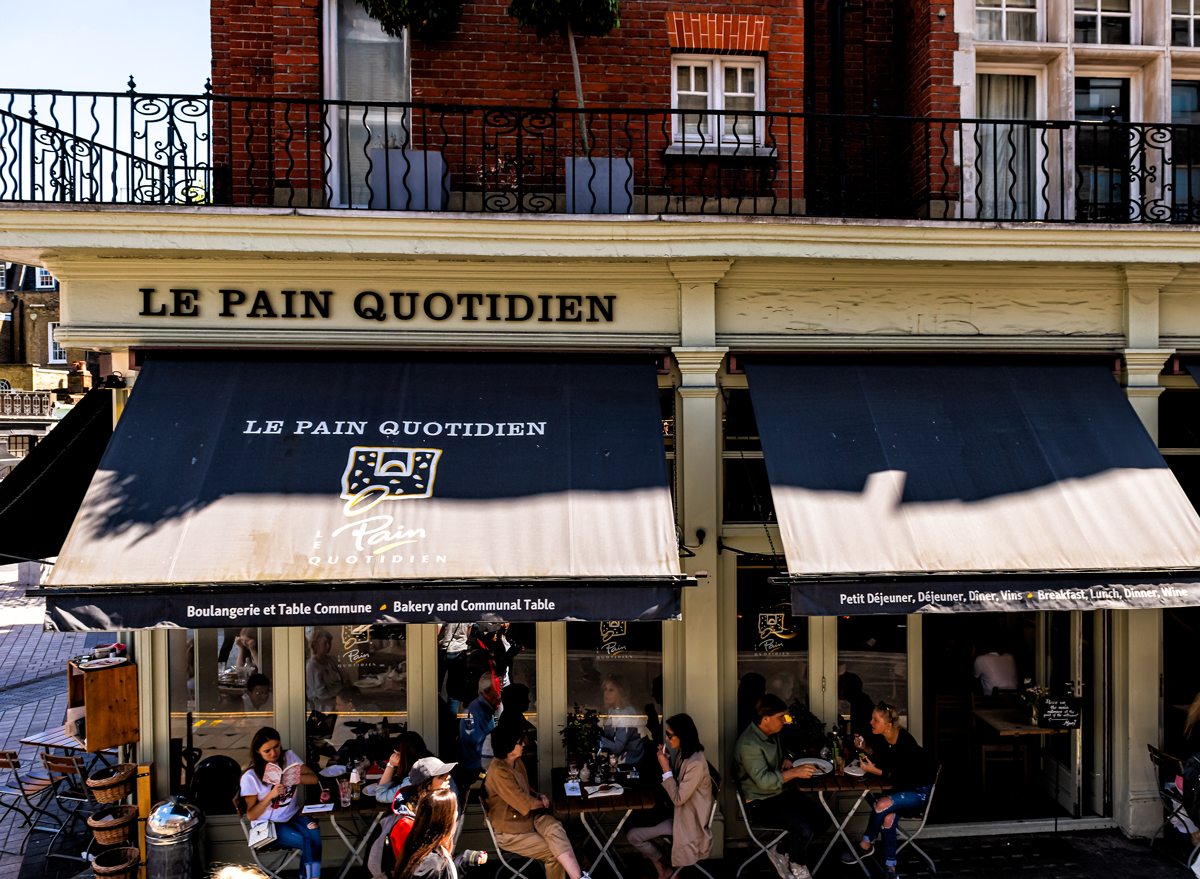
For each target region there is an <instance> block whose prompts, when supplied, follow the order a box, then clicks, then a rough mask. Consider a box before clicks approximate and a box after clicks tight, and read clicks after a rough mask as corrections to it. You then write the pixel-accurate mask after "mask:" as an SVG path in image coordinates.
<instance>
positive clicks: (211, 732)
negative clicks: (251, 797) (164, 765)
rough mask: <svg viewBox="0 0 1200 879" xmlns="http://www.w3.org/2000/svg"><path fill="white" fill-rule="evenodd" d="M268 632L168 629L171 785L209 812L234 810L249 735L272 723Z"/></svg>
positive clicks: (254, 629) (247, 756) (272, 710)
mask: <svg viewBox="0 0 1200 879" xmlns="http://www.w3.org/2000/svg"><path fill="white" fill-rule="evenodd" d="M271 635H272V630H271V629H269V628H259V627H238V626H232V627H228V628H221V629H185V630H184V629H174V630H172V631H171V632H169V633H168V634H167V649H168V662H167V675H168V678H169V679H170V687H169V690H170V697H169V705H170V714H171V750H170V753H171V768H170V779H171V781H170V784H171V793H173V794H175V793H187V794H189V795H190V796H191V798H192V802H194V803H196V804H197V805H198V806H199V807H200V808H201V809H202V810H203V811H204V812H205V814H208V815H227V814H231V813H232V812H233V796H234V794H235V793H236V792H237V787H238V779H239V778H240V777H241V774H242V767H243V766H244V765H245V764H246V762H247V760H248V759H249V755H250V742H251V740H252V739H253V738H254V734H255V733H256V732H258V730H259V729H261V728H262V727H264V726H272V727H273V726H275V696H274V684H273V682H274V679H275V675H274V671H273V669H272V661H271ZM298 744H299V743H294V742H284V745H285V747H295V746H296V745H298Z"/></svg>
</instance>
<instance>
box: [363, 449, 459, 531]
mask: <svg viewBox="0 0 1200 879" xmlns="http://www.w3.org/2000/svg"><path fill="white" fill-rule="evenodd" d="M441 456H442V450H441V449H398V448H389V447H385V446H354V447H353V448H352V449H350V456H349V458H348V459H347V461H346V471H345V473H343V474H342V500H344V501H348V503H347V504H346V514H347V515H350V516H353V515H357V514H359V513H363V512H366V511H367V510H369V509H371V507H373V506H375V505H376V504H378V503H380V502H382V501H386V500H403V499H405V498H423V497H431V496H432V495H433V481H434V479H435V478H436V477H437V464H438V459H439V458H441Z"/></svg>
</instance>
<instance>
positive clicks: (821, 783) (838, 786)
mask: <svg viewBox="0 0 1200 879" xmlns="http://www.w3.org/2000/svg"><path fill="white" fill-rule="evenodd" d="M788 783H789V784H794V785H795V786H796V787H797V789H799V790H802V791H808V792H809V793H815V794H816V795H817V799H819V800H820V801H821V805H822V806H823V807H824V808H825V812H826V813H827V814H828V815H829V818H830V820H831V821H833V826H834V827H835V828H837V829H836V831H835V832H834V834H833V839H831V840H830V841H829V845H827V846H826V847H825V851H824V852H822V854H821V860H819V861H817V865H816V866H815V867H813V868H812V872H814V873H816V872H817V870H819V869H821V864H823V863H824V862H825V858H827V857H828V856H829V852H830V851H832V850H833V847H834V846H835V845H837V841H838V837H841V838H842V840H843V841H845V843H846V847H847V848H849V849H850V851H851V852H853V853H854V859H855V860H856V861H858V866H859V868H860V869H861V870H862V871H863V872H864V873H866V874H867V875H868V876H870V875H871V873H870V871H869V870H868V869H867V865H866V864H864V863H863V862H862V858H861V857H860V855H859V852H860V849H859V847H858V846H857V845H855V844H854V843H852V842H851V841H850V837H848V836H847V835H846V825H847V824H849V823H850V819H851V818H853V817H854V813H855V812H857V811H858V807H859V806H861V805H862V801H863V800H865V799H866V798H867V794H868V793H870V792H871V791H875V792H876V793H879V792H881V791H885V790H891V787H892V786H891V785H890V784H884V783H883V782H881V781H880V780H879V776H877V775H864V776H863V777H862V778H856V777H854V776H853V775H834V774H833V773H832V772H830V773H827V774H825V775H816V776H813V777H812V778H794V779H792V780H791V781H790V782H788ZM844 791H849V792H854V791H860V792H861V793H859V797H858V799H857V800H855V801H854V805H853V806H851V807H850V811H849V812H847V813H846V820H844V821H843V822H842V823H841V824H838V820H837V815H835V814H834V813H833V809H831V808H829V803H828V802H826V800H825V794H826V793H840V792H844Z"/></svg>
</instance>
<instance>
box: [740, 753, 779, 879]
mask: <svg viewBox="0 0 1200 879" xmlns="http://www.w3.org/2000/svg"><path fill="white" fill-rule="evenodd" d="M733 783H734V786H735V787H736V789H737V801H738V811H739V812H741V814H742V823H743V824H745V825H746V833H748V834H749V835H750V841H751V842H753V843H754V845H756V846H757V847H758V851H756V852H755V853H754V854H752V855H751V856H750V857H748V858H746V860H744V861H742V865H741V866H740V867H738V871H737V874H736V875H738V876H741V875H742V871H743V870H745V869H746V867H747V866H748V865H749V864H750V862H751V861H753V860H754V859H755V858H759V857H762V856H763V855H767V860H768V861H769V860H771V858H770V856H769V855H768V852H769V851H770V849H772V848H774V847H775V846H777V845H779V843H780V842H782V841H783V838H784V837H785V836H787V835H788V832H787V831H786V830H784V829H783V828H782V827H764V826H762V825H759V827H758V832H759V833H761V834H763V835H764V836H768V835H770V834H772V833H774V834H777V835H776V836H775V838H774V839H772V840H771V841H770V842H763V841H762V840H761V839H759V838H758V837H757V836H756V835H755V833H754V830H755V828H754V825H752V824H751V823H750V815H749V813H748V812H747V811H746V796H745V794H743V793H742V783H741V782H740V781H739V780H738V777H737V770H736V769H735V770H734V775H733Z"/></svg>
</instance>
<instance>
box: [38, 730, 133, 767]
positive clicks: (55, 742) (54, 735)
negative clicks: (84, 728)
mask: <svg viewBox="0 0 1200 879" xmlns="http://www.w3.org/2000/svg"><path fill="white" fill-rule="evenodd" d="M20 741H21V744H22V745H32V746H33V747H35V748H45V749H46V750H51V749H58V750H60V751H66V752H67V753H68V754H72V753H74V752H75V751H86V748H84V746H83V742H81V741H79V739H77V738H75V736H73V735H71V734H70V733H68V732H67V731H66V730H65V729H64V728H63V727H62V725H59V726H55V727H51V728H50V729H47V730H43V731H42V732H40V733H34V734H33V735H31V736H27V737H26V738H23V739H21V740H20ZM108 757H112V758H113V759H114V760H115V759H117V749H116V748H106V749H104V750H103V751H97V752H96V753H95V755H94V756H93V758H92V767H93V768H94V767H95V761H96V760H99V761H100V762H101V763H103V764H104V765H105V766H109V765H111V764H110V763H109V762H108V759H107V758H108Z"/></svg>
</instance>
